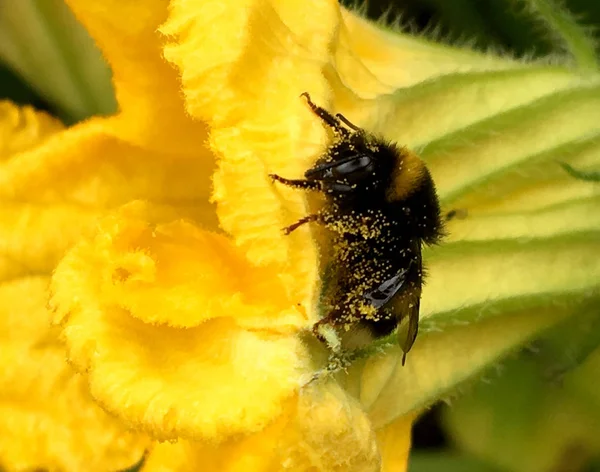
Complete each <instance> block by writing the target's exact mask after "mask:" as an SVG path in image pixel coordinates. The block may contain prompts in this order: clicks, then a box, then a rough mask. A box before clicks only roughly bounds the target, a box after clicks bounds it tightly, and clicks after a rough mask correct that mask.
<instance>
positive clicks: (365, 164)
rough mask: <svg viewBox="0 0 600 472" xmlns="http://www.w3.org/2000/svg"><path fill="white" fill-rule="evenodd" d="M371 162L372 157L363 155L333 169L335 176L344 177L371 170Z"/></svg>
mask: <svg viewBox="0 0 600 472" xmlns="http://www.w3.org/2000/svg"><path fill="white" fill-rule="evenodd" d="M371 162H372V161H371V157H370V156H365V155H362V156H359V157H356V158H355V159H352V160H350V161H347V162H344V163H342V164H338V165H337V166H335V167H333V174H334V175H335V176H338V177H343V176H347V175H349V174H354V173H356V172H361V171H365V170H371V169H370V167H371Z"/></svg>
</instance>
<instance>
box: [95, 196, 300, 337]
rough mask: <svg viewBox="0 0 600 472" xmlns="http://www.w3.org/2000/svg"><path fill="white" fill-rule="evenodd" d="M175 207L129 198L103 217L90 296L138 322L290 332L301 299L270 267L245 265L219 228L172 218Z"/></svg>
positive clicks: (297, 323) (297, 322) (295, 324)
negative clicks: (210, 323) (224, 322)
mask: <svg viewBox="0 0 600 472" xmlns="http://www.w3.org/2000/svg"><path fill="white" fill-rule="evenodd" d="M180 216H182V215H181V213H180V211H179V209H172V208H170V207H164V206H163V207H156V206H149V205H147V204H144V203H143V202H134V203H132V204H130V205H126V206H125V207H123V208H121V209H120V210H119V211H118V212H117V213H116V214H114V215H113V216H110V217H108V218H106V219H104V220H103V221H102V222H101V223H100V225H99V232H98V234H97V235H96V236H95V238H94V241H93V243H92V247H91V250H92V252H93V254H101V255H102V259H101V260H98V261H96V257H93V254H90V261H92V260H93V261H95V263H94V265H93V267H94V272H95V273H96V280H97V281H96V284H97V286H98V291H97V292H96V293H95V296H96V297H97V298H98V299H99V300H102V302H103V303H104V304H108V305H115V306H118V307H120V308H122V309H125V310H127V311H128V312H129V314H130V315H131V316H134V317H135V318H138V319H139V320H141V321H143V322H144V323H150V324H166V325H170V326H175V327H194V326H198V325H200V324H202V323H203V322H205V321H207V320H209V319H213V318H219V317H231V318H233V319H234V320H235V321H236V323H237V324H239V325H240V326H247V327H252V326H253V327H255V328H257V329H279V330H287V331H288V332H296V331H297V330H298V329H300V328H301V327H303V326H304V325H306V317H305V316H303V315H302V314H301V313H300V312H299V311H298V309H297V308H296V306H297V305H298V303H299V300H298V299H296V298H295V296H296V295H295V294H294V293H290V292H289V291H288V289H287V287H286V286H285V285H284V284H283V283H282V281H281V280H279V278H278V274H277V272H275V271H273V270H271V269H269V268H256V267H249V266H248V265H247V263H246V260H245V259H244V257H243V255H242V254H241V253H240V251H239V250H238V249H237V248H235V247H233V246H232V245H231V242H230V240H229V239H228V238H227V237H225V236H223V235H220V234H217V233H212V232H208V231H202V230H199V229H198V228H197V227H196V226H194V225H193V224H191V223H190V222H186V221H184V220H181V219H178V217H180Z"/></svg>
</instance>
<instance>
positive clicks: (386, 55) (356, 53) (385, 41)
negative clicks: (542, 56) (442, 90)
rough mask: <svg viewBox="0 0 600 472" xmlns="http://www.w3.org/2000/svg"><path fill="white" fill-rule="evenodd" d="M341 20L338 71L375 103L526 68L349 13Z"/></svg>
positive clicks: (361, 95) (344, 79)
mask: <svg viewBox="0 0 600 472" xmlns="http://www.w3.org/2000/svg"><path fill="white" fill-rule="evenodd" d="M342 18H343V26H342V28H341V31H340V33H339V35H340V38H339V45H338V46H337V50H336V62H335V65H336V72H337V73H338V74H339V76H340V79H341V81H342V82H343V83H344V84H345V86H346V87H347V88H348V89H351V90H353V91H354V93H356V94H357V95H358V96H360V97H361V98H373V97H374V95H383V94H385V93H389V92H391V91H393V90H394V89H399V88H402V87H407V86H410V85H414V84H417V83H420V82H424V81H426V80H427V79H429V78H431V77H437V76H443V75H446V74H451V73H455V72H466V71H477V70H503V69H511V68H518V67H521V66H522V63H520V62H519V61H516V60H511V59H509V58H503V57H500V56H497V55H495V54H486V53H481V52H477V51H474V50H472V49H470V48H468V47H465V48H458V47H452V46H448V45H446V44H443V43H440V42H436V41H430V40H428V39H426V38H424V37H421V38H419V37H414V36H410V35H407V34H400V32H399V31H393V29H392V28H386V27H385V26H383V25H382V24H375V23H373V22H372V21H369V20H367V19H366V18H362V17H361V16H360V15H358V14H357V13H356V12H352V11H348V10H345V9H342ZM338 90H339V91H340V92H342V91H343V90H342V89H338ZM336 98H337V97H336ZM339 98H341V99H342V100H343V98H344V97H343V96H340V97H339ZM419 121H420V120H419Z"/></svg>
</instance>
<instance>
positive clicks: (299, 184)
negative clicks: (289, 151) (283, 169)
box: [269, 174, 321, 190]
mask: <svg viewBox="0 0 600 472" xmlns="http://www.w3.org/2000/svg"><path fill="white" fill-rule="evenodd" d="M269 177H271V178H272V179H273V180H275V181H277V182H280V183H282V184H283V185H287V186H288V187H293V188H300V189H304V190H321V184H320V183H319V182H317V181H314V180H304V179H286V178H284V177H280V176H279V175H277V174H269Z"/></svg>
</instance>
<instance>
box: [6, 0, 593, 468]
mask: <svg viewBox="0 0 600 472" xmlns="http://www.w3.org/2000/svg"><path fill="white" fill-rule="evenodd" d="M68 3H69V5H70V6H71V8H72V9H73V11H74V12H75V14H76V15H77V16H78V18H79V19H80V20H81V21H82V23H83V24H84V25H85V27H86V28H87V29H88V30H89V32H90V33H91V34H92V36H93V37H94V38H95V39H96V41H97V42H98V44H99V46H100V48H101V49H102V51H103V53H104V54H105V56H106V58H107V60H108V61H109V63H110V64H111V66H112V69H113V71H114V83H115V88H116V93H117V99H118V101H119V104H120V111H119V113H118V114H116V115H115V116H112V117H110V118H106V119H93V120H90V121H88V122H85V123H82V124H80V125H78V126H76V127H74V128H72V129H69V130H67V131H65V132H61V133H59V134H57V135H55V137H53V139H51V140H48V141H46V142H45V143H44V145H43V146H40V147H38V148H35V149H33V150H31V151H25V152H23V153H21V154H20V155H19V161H20V162H19V165H18V166H17V165H13V166H7V168H6V169H4V170H2V172H1V173H0V177H1V178H2V179H3V180H2V187H1V190H0V191H1V192H2V193H0V198H4V199H5V200H10V199H13V200H18V199H19V198H25V197H27V198H29V199H30V200H31V201H34V202H35V203H36V204H38V205H45V206H44V207H43V208H50V209H51V210H47V211H52V213H51V215H52V219H51V222H52V224H53V227H44V231H45V235H44V244H45V245H46V246H44V248H45V247H47V246H48V245H51V244H52V241H54V243H55V245H56V246H53V247H52V249H54V250H53V251H52V253H51V254H52V257H49V258H48V260H45V261H44V263H45V264H46V265H45V266H44V270H46V271H48V270H51V268H52V267H53V265H54V263H55V262H56V258H57V255H58V254H60V253H61V252H64V250H65V249H66V248H68V247H71V245H72V242H73V240H74V239H75V238H76V237H77V236H79V235H82V234H85V236H86V237H85V238H84V239H82V240H81V241H80V242H79V243H77V244H76V245H74V246H73V247H72V248H71V249H70V250H69V251H68V252H67V253H66V255H65V257H64V258H63V259H62V261H61V262H60V263H59V265H58V267H57V268H56V271H55V274H54V277H53V280H52V286H51V288H52V298H51V307H52V309H53V310H54V322H55V323H56V324H59V325H60V327H61V329H62V340H63V341H64V342H65V344H66V347H67V355H68V359H69V361H70V362H71V364H72V365H73V366H74V367H75V369H77V371H79V372H80V373H81V375H82V376H84V377H85V379H86V380H87V382H88V385H89V388H90V392H91V394H92V396H93V397H94V399H95V400H96V401H97V402H98V403H99V404H100V405H101V406H102V407H103V408H104V409H106V410H107V411H108V412H110V413H111V414H112V415H114V416H115V417H117V418H118V419H120V420H121V421H122V422H123V424H124V425H126V426H128V427H130V428H133V429H135V430H139V431H142V432H143V433H146V434H148V435H150V436H151V437H153V438H155V439H158V440H173V441H174V440H178V442H177V443H175V444H171V443H166V442H165V443H161V444H155V446H154V448H153V450H152V452H151V453H150V455H149V457H148V460H147V463H146V465H145V467H144V469H145V470H150V471H152V470H198V469H201V470H219V471H221V470H229V471H235V470H256V471H271V470H281V469H283V468H287V469H290V470H310V469H311V468H313V469H317V470H327V471H337V470H340V471H342V470H343V471H346V470H353V471H354V470H356V471H363V470H364V471H376V470H380V469H381V468H382V469H383V470H386V471H396V470H403V469H404V468H405V466H406V457H407V454H408V446H409V430H410V423H411V420H412V419H413V418H414V415H415V414H416V412H417V411H419V410H421V409H422V408H423V407H425V406H427V405H428V404H430V403H431V402H433V401H435V400H436V399H438V398H439V397H440V396H442V395H445V394H447V393H448V392H450V391H451V390H452V389H453V388H454V387H455V386H456V385H457V384H459V383H461V382H462V381H465V380H467V379H470V378H472V377H474V376H476V375H477V374H478V373H479V372H480V371H481V370H482V369H484V368H485V367H487V366H489V365H490V364H491V363H493V362H494V361H496V360H497V359H499V358H500V357H501V356H502V355H504V354H506V353H508V352H510V351H511V350H512V349H514V348H515V347H517V346H519V345H521V344H523V343H524V342H527V341H528V340H529V339H531V338H532V337H533V336H535V335H536V334H537V333H539V332H540V331H541V330H542V329H544V328H545V327H548V326H551V325H552V324H554V323H556V322H558V321H560V320H564V319H566V318H567V317H568V316H570V315H572V314H573V313H576V312H577V311H578V310H579V307H580V306H582V304H584V303H589V302H590V301H591V300H597V298H598V290H597V289H598V280H599V277H598V276H599V275H600V263H599V262H598V260H596V259H594V258H591V257H589V254H590V253H593V252H594V251H597V249H598V246H599V244H598V238H597V234H598V230H599V229H600V219H599V215H598V212H597V211H595V209H596V206H597V203H598V198H599V197H598V190H597V188H596V187H594V186H593V184H591V183H590V182H583V181H578V180H576V179H573V178H572V177H571V176H570V175H568V174H567V173H566V172H564V171H563V170H562V169H561V168H560V166H558V165H554V162H555V161H556V160H559V159H560V160H562V161H567V162H569V163H570V164H572V165H573V166H576V167H584V168H587V167H593V166H595V165H597V164H598V162H599V161H600V152H599V142H600V140H599V139H598V136H599V134H600V133H599V128H598V125H597V124H596V123H598V122H599V121H598V118H600V117H599V116H598V115H599V114H600V111H599V110H600V107H598V103H597V102H598V97H599V96H600V95H599V94H598V78H597V76H594V75H592V76H585V77H584V76H580V75H579V74H578V73H577V72H574V71H571V70H568V69H567V68H564V67H559V66H553V67H550V66H546V65H542V64H527V63H523V62H518V61H512V60H508V59H502V58H498V57H494V56H491V55H484V54H478V53H475V52H472V51H468V50H460V49H454V48H450V47H445V46H441V45H438V44H435V43H429V42H427V41H425V40H422V39H415V38H411V37H408V36H403V35H398V34H397V33H395V32H390V31H386V30H383V29H380V28H378V27H376V26H374V25H372V24H370V23H368V22H366V21H364V20H362V19H360V18H359V17H358V16H356V15H355V14H352V13H349V12H347V11H345V10H343V9H340V7H339V5H338V4H337V3H336V2H334V1H333V0H314V1H306V2H297V1H295V0H288V1H284V0H281V1H271V2H269V1H266V0H246V1H240V0H236V1H233V0H232V1H205V0H171V1H170V2H167V1H166V0H148V1H146V2H144V3H143V6H142V4H140V5H138V4H134V3H131V4H127V5H125V6H123V4H122V2H117V1H116V0H103V1H101V2H87V1H84V0H69V1H68ZM316 18H318V21H314V19H316ZM165 59H166V60H165ZM305 91H307V92H310V93H311V96H312V97H313V99H314V100H315V101H316V102H318V103H320V104H323V105H325V106H326V107H327V108H329V109H332V110H334V111H336V112H337V111H340V112H342V113H344V114H345V115H346V116H348V117H350V118H351V119H352V121H354V122H356V123H357V124H359V125H361V126H363V127H365V128H366V129H369V130H371V131H373V132H377V133H380V134H382V135H383V136H385V137H386V138H388V139H393V140H396V141H398V142H399V143H402V144H406V145H408V146H410V147H411V148H413V149H418V150H420V151H421V154H422V156H423V157H424V158H425V160H426V161H427V163H428V165H429V167H430V169H431V172H432V174H433V177H434V180H435V181H436V183H437V186H438V189H439V193H440V197H441V199H442V202H443V203H444V204H445V206H446V207H447V209H453V208H454V209H466V210H467V211H468V216H467V218H466V219H456V220H454V221H452V222H450V223H449V225H448V230H449V233H450V236H449V237H448V238H447V240H446V242H445V244H444V245H443V246H441V247H439V248H435V249H432V250H430V251H428V252H427V253H426V254H425V259H426V261H427V265H428V268H429V273H430V276H429V278H428V283H427V286H426V289H425V291H424V293H423V301H422V319H423V330H422V334H421V336H420V337H419V339H418V340H417V343H416V344H415V346H414V349H413V350H412V351H411V353H410V355H409V359H408V362H407V365H406V366H405V367H404V368H402V367H401V366H400V362H399V360H400V358H401V356H400V355H399V348H398V347H397V346H386V349H385V351H384V354H383V355H379V356H373V357H371V358H369V359H366V360H364V361H360V362H356V363H355V364H354V365H353V366H352V367H351V368H350V371H349V373H348V375H343V374H340V375H338V376H336V377H335V378H329V377H328V378H324V379H320V380H317V381H315V382H312V383H310V384H309V385H306V381H307V380H308V379H310V378H311V376H312V375H313V373H314V372H315V371H316V370H318V369H319V368H321V367H322V365H323V360H324V359H326V356H327V352H326V350H325V348H324V347H323V346H321V345H320V344H319V343H318V342H316V340H314V339H311V338H310V336H308V335H307V330H308V329H309V328H310V327H311V325H312V324H313V323H314V322H315V321H316V320H317V319H318V316H319V315H318V314H317V310H316V308H315V305H316V300H317V298H318V293H316V291H317V290H316V289H317V287H318V276H319V273H318V264H317V262H318V261H317V248H316V247H315V243H314V241H313V240H312V239H311V236H310V232H309V231H308V228H303V229H301V230H298V231H297V232H295V233H294V234H292V235H290V236H284V235H283V234H282V232H281V228H282V227H284V226H286V225H288V224H290V223H291V222H294V221H295V220H296V219H297V218H299V217H301V216H303V215H304V214H305V212H306V202H305V200H304V198H303V195H302V194H301V193H300V192H294V191H289V190H288V189H285V188H279V187H275V186H273V185H272V183H271V182H270V181H269V179H268V177H267V175H268V174H269V173H270V172H274V173H277V174H281V175H286V176H300V175H302V172H303V171H304V170H305V169H306V168H307V167H308V166H309V165H310V164H311V163H312V162H313V161H314V160H315V158H316V157H317V156H319V154H320V153H321V152H322V151H323V149H324V146H326V143H327V139H328V138H327V134H326V131H325V130H324V129H323V128H322V126H321V124H320V123H319V122H318V121H317V120H316V119H315V118H314V116H312V115H311V113H310V112H309V110H308V109H307V108H306V106H305V104H304V103H303V101H302V100H300V99H299V95H300V93H302V92H305ZM61 208H62V209H63V210H64V214H62V218H63V219H62V220H60V218H61V214H60V213H59V211H58V209H61ZM97 216H101V219H100V220H99V222H98V223H97V225H94V223H93V221H95V220H94V219H95V218H96V217H97ZM61 222H62V223H61ZM69 225H71V226H69ZM65 226H66V228H65ZM93 226H95V227H94V228H93V231H92V227H93ZM65 229H66V230H69V231H71V233H67V234H66V235H64V234H61V233H60V232H59V231H65ZM52 231H53V232H52ZM28 234H29V233H28ZM52 234H54V235H55V238H54V239H53V238H52ZM59 236H60V237H59ZM57 241H59V242H60V246H58V245H59V243H58V242H57ZM23 252H25V251H23ZM29 254H30V253H27V254H24V255H22V256H19V257H20V259H19V260H25V261H26V260H27V259H26V258H27V257H31V256H29ZM34 254H36V255H38V257H39V254H43V251H35V252H34ZM34 262H35V261H34ZM28 267H29V266H28ZM138 457H139V456H138Z"/></svg>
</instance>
